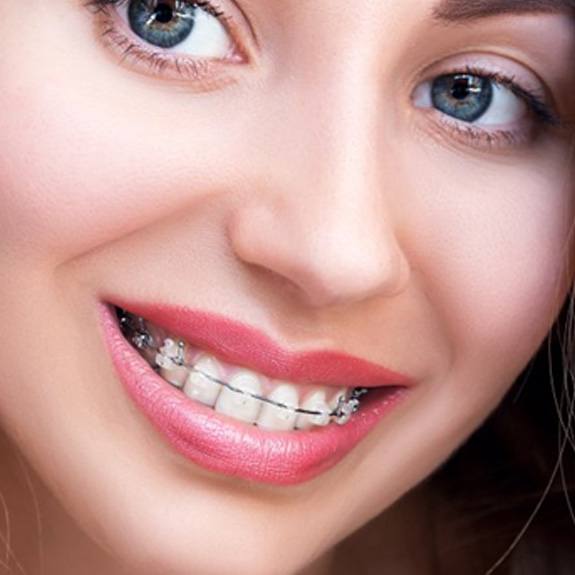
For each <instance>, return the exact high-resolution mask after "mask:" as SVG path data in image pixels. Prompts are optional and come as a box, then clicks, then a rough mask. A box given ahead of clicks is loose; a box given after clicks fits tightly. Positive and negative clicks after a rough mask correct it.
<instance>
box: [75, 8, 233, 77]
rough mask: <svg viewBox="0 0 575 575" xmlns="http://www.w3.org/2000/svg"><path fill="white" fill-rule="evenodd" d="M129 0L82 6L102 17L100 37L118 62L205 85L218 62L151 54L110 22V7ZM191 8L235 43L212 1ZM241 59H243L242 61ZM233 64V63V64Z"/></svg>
mask: <svg viewBox="0 0 575 575" xmlns="http://www.w3.org/2000/svg"><path fill="white" fill-rule="evenodd" d="M127 2H129V0H85V1H84V6H85V7H86V8H88V9H89V10H90V11H91V12H92V14H94V15H95V16H96V15H102V16H103V17H104V21H103V23H102V26H103V30H102V32H101V34H100V35H101V37H102V38H105V39H107V40H108V41H109V42H110V43H111V44H112V45H113V47H114V48H116V49H119V50H120V51H121V53H120V58H121V60H122V61H123V60H125V59H126V58H130V59H132V60H134V61H135V62H136V63H139V62H142V63H144V64H145V65H146V66H148V67H149V68H150V69H152V70H153V71H154V72H156V73H159V74H161V73H163V72H166V70H167V69H172V70H174V71H175V72H176V74H177V75H178V76H180V77H182V78H184V79H189V80H192V81H195V82H202V81H205V82H206V83H207V80H208V78H209V77H210V74H211V73H212V72H213V70H212V69H213V68H214V67H215V66H216V65H217V64H218V61H217V60H215V61H214V60H210V59H200V58H194V59H191V58H187V57H179V56H177V55H175V54H168V53H164V52H161V51H154V50H151V49H148V48H145V47H143V46H142V44H141V43H140V42H138V41H135V40H132V39H130V38H129V37H128V36H126V35H125V34H124V33H123V32H122V31H120V30H119V29H118V27H117V25H116V23H115V22H114V20H113V19H112V14H111V13H110V10H109V7H110V6H112V7H115V8H118V7H120V6H122V5H123V4H126V3H127ZM193 5H194V6H197V7H198V8H201V9H202V10H204V11H206V12H208V13H209V14H211V15H212V16H214V17H215V18H217V19H218V20H219V21H220V22H221V23H222V25H223V26H224V27H225V28H226V30H228V32H230V33H231V35H232V37H233V38H232V39H233V40H234V42H235V37H234V36H235V34H234V26H233V22H232V18H231V17H230V16H228V15H227V14H226V13H225V12H224V10H223V9H222V8H221V7H220V6H219V5H218V4H217V3H216V2H214V1H213V0H209V1H206V0H203V1H202V0H196V1H194V2H193ZM241 59H243V55H242V58H241ZM233 61H234V60H232V62H233Z"/></svg>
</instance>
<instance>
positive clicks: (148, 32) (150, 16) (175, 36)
mask: <svg viewBox="0 0 575 575" xmlns="http://www.w3.org/2000/svg"><path fill="white" fill-rule="evenodd" d="M197 10H198V8H197V7H196V5H195V4H191V3H189V2H180V1H173V0H172V1H169V0H164V1H162V0H132V1H130V3H129V5H128V20H129V23H130V27H131V28H132V30H133V31H134V33H136V34H137V35H138V36H140V37H141V38H142V39H143V40H145V41H146V42H148V43H150V44H152V45H154V46H159V47H160V48H173V47H174V46H177V45H178V44H180V43H182V42H183V41H184V40H185V39H186V38H187V37H188V36H189V35H190V34H191V33H192V30H193V29H194V26H195V20H196V12H197Z"/></svg>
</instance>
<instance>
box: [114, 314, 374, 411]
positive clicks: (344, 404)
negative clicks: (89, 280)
mask: <svg viewBox="0 0 575 575" xmlns="http://www.w3.org/2000/svg"><path fill="white" fill-rule="evenodd" d="M121 313H122V315H121V316H120V326H121V327H122V328H127V329H131V330H132V332H133V333H134V335H133V337H132V338H131V341H132V343H133V344H134V345H135V346H136V347H137V348H138V349H140V350H144V349H149V350H152V351H156V352H158V353H160V354H162V355H163V356H164V357H165V358H166V359H168V360H171V361H172V362H173V363H175V364H176V365H177V366H179V367H185V368H186V369H190V370H191V371H195V372H196V373H199V374H201V375H203V376H204V377H206V378H207V379H209V380H210V381H212V382H214V383H217V384H219V385H220V386H222V387H226V388H227V389H229V390H230V391H233V392H235V393H237V394H238V395H245V396H247V397H252V398H254V399H257V400H259V401H262V402H264V403H267V404H270V405H274V406H277V407H280V408H282V409H286V410H288V411H291V412H292V413H297V414H304V415H311V416H323V417H326V416H327V417H329V418H336V422H337V419H339V418H343V417H348V416H351V415H352V414H353V413H356V412H357V411H358V409H359V399H360V398H361V397H362V396H363V395H365V394H366V393H367V389H365V388H354V389H353V390H352V391H351V393H350V397H349V398H348V399H345V398H344V397H340V398H339V400H338V403H337V405H336V407H335V409H333V410H331V411H329V412H324V411H316V410H310V409H305V408H302V407H297V408H294V407H292V406H289V405H286V404H285V403H281V402H279V401H274V400H272V399H269V398H267V397H263V396H261V395H258V394H256V393H252V392H250V391H244V390H243V389H239V388H237V387H234V386H233V385H231V384H229V383H227V382H225V381H221V380H220V379H217V378H216V377H214V376H212V375H210V374H208V373H205V372H203V371H202V370H200V369H198V368H196V367H195V366H193V365H190V364H187V363H185V361H184V358H183V353H184V345H185V343H184V342H183V341H182V340H179V341H178V342H177V346H178V354H177V356H176V357H175V358H174V357H170V356H167V355H165V354H163V352H162V351H161V349H162V347H163V346H154V345H153V342H154V338H153V337H152V335H151V334H150V333H149V332H148V331H147V329H146V325H145V320H144V319H143V318H141V317H135V318H134V316H132V315H131V314H128V313H126V312H124V311H123V310H121ZM133 319H136V321H137V322H138V324H139V325H138V326H137V327H135V326H134V325H133V322H132V320H133ZM170 339H171V338H170ZM172 341H173V340H172ZM174 343H175V342H174ZM160 367H161V366H159V365H158V364H156V366H155V368H154V369H157V368H160Z"/></svg>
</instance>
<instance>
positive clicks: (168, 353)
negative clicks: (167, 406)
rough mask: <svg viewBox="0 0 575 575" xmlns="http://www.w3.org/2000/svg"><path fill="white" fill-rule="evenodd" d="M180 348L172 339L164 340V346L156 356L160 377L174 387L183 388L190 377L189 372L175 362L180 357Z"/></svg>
mask: <svg viewBox="0 0 575 575" xmlns="http://www.w3.org/2000/svg"><path fill="white" fill-rule="evenodd" d="M180 353H183V348H182V352H180V347H179V346H178V344H177V343H176V342H175V341H174V340H172V339H166V340H164V345H163V346H162V347H161V348H160V353H157V354H156V358H155V361H156V365H157V366H158V367H159V368H160V375H161V376H162V377H163V378H164V379H165V380H166V381H167V382H168V383H171V384H172V385H174V386H176V387H182V386H183V385H184V382H185V381H186V378H187V377H188V373H189V370H188V368H186V367H184V366H183V365H178V362H177V361H175V359H176V358H179V357H180Z"/></svg>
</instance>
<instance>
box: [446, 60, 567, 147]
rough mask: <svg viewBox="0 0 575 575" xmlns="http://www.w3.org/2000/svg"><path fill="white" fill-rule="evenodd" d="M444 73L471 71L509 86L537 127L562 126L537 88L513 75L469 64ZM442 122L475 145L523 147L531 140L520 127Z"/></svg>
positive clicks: (470, 72) (470, 73)
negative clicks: (494, 128)
mask: <svg viewBox="0 0 575 575" xmlns="http://www.w3.org/2000/svg"><path fill="white" fill-rule="evenodd" d="M445 73H446V74H449V75H455V74H468V75H470V76H478V77H481V78H485V79H487V80H490V81H491V82H493V83H495V84H498V85H499V86H503V87H504V88H507V89H508V90H509V91H510V92H512V93H513V94H514V95H515V96H516V97H518V98H520V99H521V100H522V101H523V102H524V103H525V104H526V106H527V108H528V110H529V113H530V115H531V117H532V118H533V119H534V122H535V123H536V127H539V128H542V129H544V130H545V129H551V128H560V127H562V125H563V122H562V120H561V118H560V117H559V115H558V114H557V113H556V112H555V110H554V109H553V107H552V106H551V105H549V104H548V103H547V102H546V98H545V97H544V96H543V95H541V94H540V93H537V92H535V91H534V90H530V89H527V88H524V87H523V86H522V85H521V84H520V83H519V82H518V81H517V80H516V79H515V77H513V76H507V75H505V74H501V73H498V72H494V71H493V70H489V69H487V68H483V67H480V66H466V67H465V68H463V69H462V68H457V69H453V70H449V71H447V72H445ZM438 113H440V112H438ZM441 123H442V125H443V126H445V127H446V128H447V129H448V130H449V131H450V132H451V133H452V134H453V135H454V136H455V137H463V138H464V139H467V140H469V141H471V142H472V144H474V145H481V146H485V147H487V148H494V147H501V146H503V147H505V146H520V145H521V144H524V143H526V142H527V140H528V138H527V137H526V134H525V130H524V131H523V133H518V132H517V130H488V129H485V128H481V127H480V126H476V125H474V124H470V123H465V122H462V121H460V120H457V119H455V118H449V119H447V117H446V118H443V120H442V122H441ZM528 131H530V130H528Z"/></svg>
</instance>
